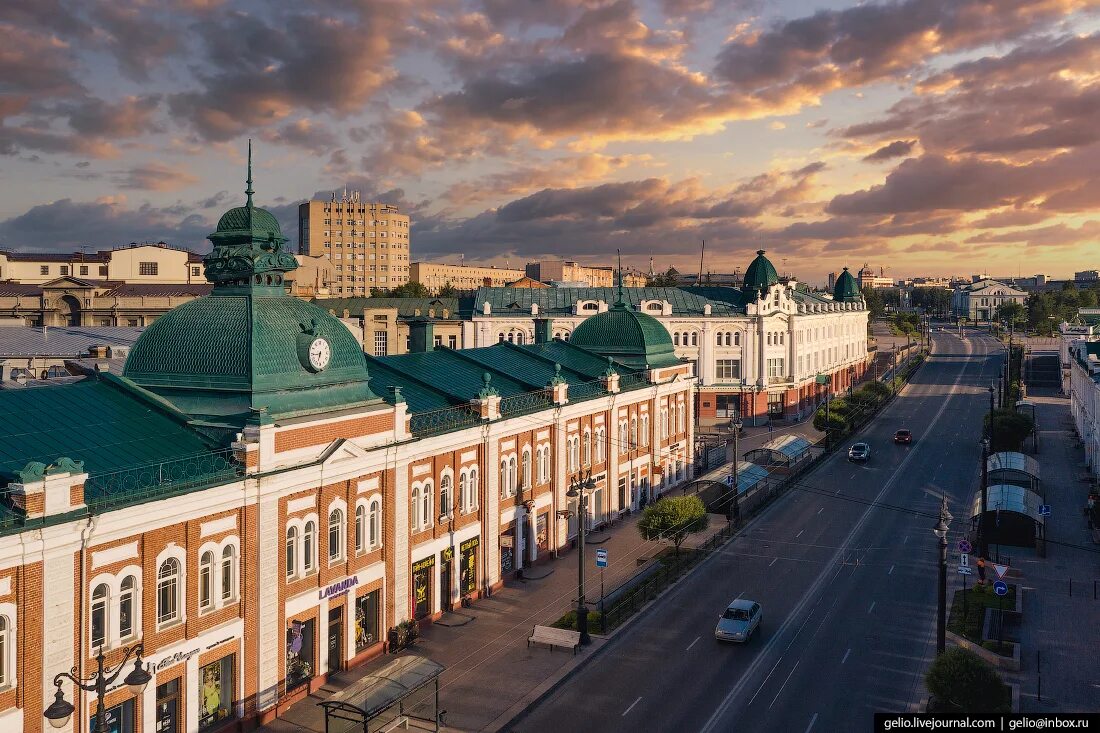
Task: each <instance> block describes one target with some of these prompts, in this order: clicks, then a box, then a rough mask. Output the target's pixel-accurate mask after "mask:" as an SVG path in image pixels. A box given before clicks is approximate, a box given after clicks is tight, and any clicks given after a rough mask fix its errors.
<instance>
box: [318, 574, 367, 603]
mask: <svg viewBox="0 0 1100 733" xmlns="http://www.w3.org/2000/svg"><path fill="white" fill-rule="evenodd" d="M357 585H359V577H358V576H355V575H353V576H351V577H350V578H344V579H343V580H341V581H339V582H337V583H333V584H332V585H330V586H328V587H327V588H325V589H323V590H319V591H317V600H319V601H323V600H324V599H326V598H336V597H338V596H342V595H344V594H345V593H347V592H348V591H349V590H351V589H352V588H354V587H355V586H357Z"/></svg>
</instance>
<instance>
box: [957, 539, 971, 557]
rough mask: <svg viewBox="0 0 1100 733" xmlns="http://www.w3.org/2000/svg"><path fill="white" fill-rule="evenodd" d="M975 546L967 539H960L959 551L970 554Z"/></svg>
mask: <svg viewBox="0 0 1100 733" xmlns="http://www.w3.org/2000/svg"><path fill="white" fill-rule="evenodd" d="M973 549H974V548H973V547H971V546H970V542H969V541H967V540H959V552H961V553H964V554H969V553H970V551H971V550H973Z"/></svg>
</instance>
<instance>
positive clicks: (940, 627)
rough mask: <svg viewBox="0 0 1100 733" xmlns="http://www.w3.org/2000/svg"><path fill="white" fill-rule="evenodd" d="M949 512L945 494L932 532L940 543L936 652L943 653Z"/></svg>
mask: <svg viewBox="0 0 1100 733" xmlns="http://www.w3.org/2000/svg"><path fill="white" fill-rule="evenodd" d="M951 519H952V516H951V512H949V511H947V494H944V495H943V500H942V501H941V502H940V521H939V522H937V523H936V526H935V527H934V528H933V530H932V532H933V533H934V534H935V535H936V539H937V540H939V545H940V579H939V580H940V582H939V599H938V604H937V613H936V654H943V652H944V650H945V649H946V648H947V633H946V631H947V530H948V524H949V522H950V521H951Z"/></svg>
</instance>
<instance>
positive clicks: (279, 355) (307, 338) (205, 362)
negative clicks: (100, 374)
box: [123, 290, 376, 418]
mask: <svg viewBox="0 0 1100 733" xmlns="http://www.w3.org/2000/svg"><path fill="white" fill-rule="evenodd" d="M317 338H324V339H325V340H326V341H327V342H328V344H329V349H330V352H331V356H330V357H329V362H328V364H327V365H326V366H325V367H324V369H322V370H320V371H313V370H312V369H311V368H309V367H308V366H307V364H308V363H309V357H308V347H309V344H311V343H312V342H313V341H314V340H315V339H317ZM123 376H125V377H127V378H128V379H131V380H133V381H134V382H135V383H137V384H138V385H140V386H142V387H145V388H147V389H149V390H150V391H152V392H154V393H156V394H158V395H160V396H161V397H164V398H165V399H167V400H168V401H169V402H171V403H172V404H173V405H175V406H176V407H177V408H178V409H180V410H181V411H183V412H185V413H188V414H190V415H193V416H202V417H207V418H214V417H218V418H230V417H232V416H242V415H244V416H247V415H248V414H249V413H250V412H252V411H254V410H261V409H262V410H265V411H267V413H268V414H269V415H271V416H273V417H275V416H287V415H293V414H304V413H308V412H316V411H320V410H325V409H333V408H337V407H339V408H343V407H350V406H352V405H354V404H357V403H362V402H368V401H371V400H374V399H376V397H375V395H374V394H373V393H371V391H370V387H369V385H368V375H367V368H366V359H365V358H364V356H363V350H362V349H361V348H360V347H359V344H358V342H356V340H355V337H354V336H352V334H351V332H350V331H348V329H347V328H346V327H345V326H344V324H343V323H341V322H340V321H339V320H338V319H337V318H335V317H334V316H332V315H329V314H328V313H327V312H325V311H323V310H321V309H320V308H317V307H316V306H313V305H311V304H309V303H307V302H305V301H303V300H300V299H298V298H292V297H290V296H288V295H284V294H281V293H276V294H268V293H261V292H256V293H249V292H239V293H224V294H223V293H220V292H219V291H218V290H215V291H214V292H213V293H212V294H210V295H207V296H205V297H202V298H196V299H195V300H192V301H189V302H187V303H184V304H183V305H181V306H179V307H178V308H175V309H173V310H171V311H169V312H168V313H166V314H164V315H163V316H161V317H160V318H158V319H157V320H156V321H154V322H153V324H152V325H151V326H149V328H147V329H146V330H145V332H144V333H142V334H141V336H140V337H139V338H138V340H137V343H135V344H134V346H133V348H132V349H131V350H130V356H129V358H128V359H127V360H126V367H125V369H124V371H123Z"/></svg>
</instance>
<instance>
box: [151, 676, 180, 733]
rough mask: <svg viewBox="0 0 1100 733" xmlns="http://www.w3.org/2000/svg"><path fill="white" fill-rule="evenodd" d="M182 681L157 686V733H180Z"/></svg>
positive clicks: (176, 680) (171, 681)
mask: <svg viewBox="0 0 1100 733" xmlns="http://www.w3.org/2000/svg"><path fill="white" fill-rule="evenodd" d="M179 697H180V681H179V680H178V679H174V680H169V681H168V682H165V683H164V684H163V685H157V715H156V733H179V715H180V701H179Z"/></svg>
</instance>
